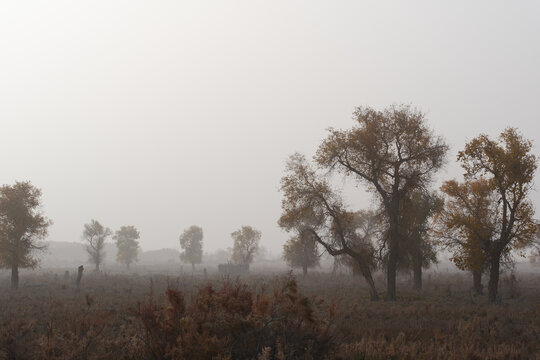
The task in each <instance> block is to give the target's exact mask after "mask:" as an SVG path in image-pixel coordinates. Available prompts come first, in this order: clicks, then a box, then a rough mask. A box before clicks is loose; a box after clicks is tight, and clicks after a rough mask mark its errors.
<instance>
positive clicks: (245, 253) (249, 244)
mask: <svg viewBox="0 0 540 360" xmlns="http://www.w3.org/2000/svg"><path fill="white" fill-rule="evenodd" d="M231 237H232V238H233V240H234V245H233V253H232V260H233V261H234V262H235V263H237V264H250V263H251V262H253V258H254V257H255V254H256V253H257V251H258V250H259V241H260V240H261V232H260V231H259V230H256V229H254V228H252V227H251V226H242V227H241V228H240V229H239V230H236V231H235V232H233V233H232V234H231Z"/></svg>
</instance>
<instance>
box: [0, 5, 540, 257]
mask: <svg viewBox="0 0 540 360" xmlns="http://www.w3.org/2000/svg"><path fill="white" fill-rule="evenodd" d="M539 13H540V3H538V2H533V1H530V2H526V1H520V2H507V1H474V2H473V1H445V2H443V1H410V2H409V1H407V2H405V1H395V2H383V1H313V0H309V1H254V0H248V1H215V2H214V1H134V0H129V1H116V0H107V1H92V2H82V1H11V2H7V1H3V2H1V3H0V124H1V126H0V159H1V161H0V184H12V183H13V182H15V181H16V180H30V181H32V183H33V184H34V185H36V186H38V187H40V188H41V189H42V190H43V201H44V207H43V210H44V211H45V213H46V215H47V216H48V217H50V218H51V219H52V220H53V221H54V225H53V226H52V227H51V229H50V236H49V239H50V240H57V241H80V237H81V233H82V230H83V224H84V223H87V222H89V221H90V219H92V218H94V219H97V220H99V221H100V222H101V223H102V224H104V225H106V226H108V227H110V228H111V229H112V230H116V229H118V228H119V227H120V226H121V225H135V226H136V227H137V228H138V229H139V230H140V232H141V246H142V248H143V249H145V250H148V249H157V248H162V247H173V248H178V247H179V242H178V236H179V234H180V233H181V232H182V231H183V229H185V228H187V227H189V226H190V225H192V224H197V225H199V226H202V227H203V229H204V235H205V236H204V241H205V250H214V249H217V248H226V247H229V246H231V245H232V240H231V238H230V233H231V232H233V231H234V230H236V229H237V228H239V227H240V226H241V225H251V226H253V227H256V228H258V229H260V230H261V231H262V233H263V237H262V245H263V246H265V247H266V248H268V249H269V250H271V251H272V252H274V253H276V254H277V253H279V252H280V251H281V247H282V244H283V242H284V241H285V240H286V239H287V237H288V235H287V234H285V233H283V232H282V231H281V230H280V229H279V228H278V226H277V224H276V222H277V219H278V217H279V215H280V212H281V208H280V206H281V194H280V193H279V192H278V188H279V180H280V178H281V176H282V175H283V169H284V164H285V160H286V158H287V156H288V155H289V154H291V153H293V152H295V151H300V152H304V153H306V154H307V155H308V156H312V155H313V153H314V151H315V150H316V147H317V145H318V144H319V143H320V141H321V140H322V138H323V137H324V136H325V134H326V129H327V128H328V127H335V128H348V127H350V126H352V124H353V122H352V120H351V114H352V111H353V110H354V107H355V106H358V105H369V106H373V107H377V108H382V107H384V106H387V105H389V104H392V103H411V104H413V105H415V106H417V107H419V108H420V109H422V110H424V111H425V112H427V114H428V118H429V122H430V125H431V126H432V127H433V129H434V130H435V131H436V132H437V133H438V134H442V135H444V136H445V138H446V140H447V142H448V143H449V144H450V146H451V151H450V153H449V162H448V166H447V167H446V171H444V172H442V173H441V175H440V178H441V179H449V178H453V177H460V176H461V171H460V169H459V167H458V166H457V165H456V164H455V156H456V153H457V151H458V150H460V149H461V148H462V147H463V145H464V143H465V141H467V140H470V139H471V138H473V137H475V136H477V135H478V134H479V133H480V132H485V133H488V134H489V135H491V136H495V135H497V134H498V133H500V132H501V131H502V130H503V129H504V127H506V126H517V127H519V128H520V129H521V130H522V131H523V132H524V133H525V135H526V136H527V137H529V138H530V139H532V140H534V141H535V153H536V154H537V155H538V154H539V142H540V135H539V130H540V125H539V124H540V121H538V120H539V113H538V110H537V108H538V106H537V105H538V101H539V99H540V66H539V64H540V26H539V24H540V22H539V21H538V14H539ZM539 179H540V177H539V176H538V175H537V177H536V183H537V184H540V182H539ZM347 198H348V199H349V201H350V202H351V203H353V205H355V206H357V207H362V206H363V207H367V206H368V205H369V204H368V203H367V199H368V197H367V196H366V194H365V193H364V191H363V189H362V188H358V189H356V188H349V189H348V190H347ZM533 198H534V201H535V204H536V207H537V208H538V204H540V195H539V193H538V192H535V193H534V194H533Z"/></svg>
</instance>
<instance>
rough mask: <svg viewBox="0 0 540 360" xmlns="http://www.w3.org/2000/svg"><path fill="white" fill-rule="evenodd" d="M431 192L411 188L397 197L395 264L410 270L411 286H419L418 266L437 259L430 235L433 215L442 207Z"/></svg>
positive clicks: (417, 288)
mask: <svg viewBox="0 0 540 360" xmlns="http://www.w3.org/2000/svg"><path fill="white" fill-rule="evenodd" d="M442 203H443V202H442V199H441V198H440V197H438V196H437V195H436V194H435V193H428V192H427V191H424V190H415V191H412V192H411V193H409V194H408V195H407V196H406V197H404V198H403V199H402V200H401V209H400V210H401V211H400V213H401V219H400V231H399V233H400V235H401V237H402V239H403V240H402V241H401V243H400V247H401V248H400V249H399V251H398V253H399V257H398V258H399V260H398V262H399V264H400V266H401V267H402V268H405V269H410V270H412V271H413V278H414V282H413V287H414V289H415V290H421V289H422V269H425V268H428V267H429V266H430V265H431V263H434V262H437V251H436V247H435V245H436V244H435V241H434V239H432V237H431V236H430V229H431V227H432V223H433V221H432V220H433V219H434V217H435V215H436V214H437V213H438V212H440V211H441V209H442Z"/></svg>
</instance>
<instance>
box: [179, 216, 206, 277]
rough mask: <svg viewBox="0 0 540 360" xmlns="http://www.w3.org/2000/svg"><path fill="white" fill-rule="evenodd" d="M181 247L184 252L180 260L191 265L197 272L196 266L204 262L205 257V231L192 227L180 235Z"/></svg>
mask: <svg viewBox="0 0 540 360" xmlns="http://www.w3.org/2000/svg"><path fill="white" fill-rule="evenodd" d="M180 247H181V248H182V249H183V250H184V251H183V252H182V253H181V254H180V259H181V260H182V261H183V262H185V263H190V264H191V268H192V269H193V270H195V264H200V263H201V262H202V255H203V229H202V228H201V227H199V226H196V225H192V226H191V227H189V229H186V230H185V231H184V232H183V233H182V235H180Z"/></svg>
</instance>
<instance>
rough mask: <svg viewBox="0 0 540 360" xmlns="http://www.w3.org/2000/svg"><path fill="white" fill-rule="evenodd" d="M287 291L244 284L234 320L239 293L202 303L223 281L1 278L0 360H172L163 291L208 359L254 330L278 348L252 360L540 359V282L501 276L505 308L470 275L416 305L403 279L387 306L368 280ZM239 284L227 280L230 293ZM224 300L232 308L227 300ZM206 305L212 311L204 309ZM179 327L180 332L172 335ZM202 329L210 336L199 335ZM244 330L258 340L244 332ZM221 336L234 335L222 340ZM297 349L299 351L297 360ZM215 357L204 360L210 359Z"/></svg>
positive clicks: (325, 278)
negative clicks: (173, 293)
mask: <svg viewBox="0 0 540 360" xmlns="http://www.w3.org/2000/svg"><path fill="white" fill-rule="evenodd" d="M288 279H289V278H288V277H287V276H286V275H281V276H276V275H272V276H270V275H264V274H252V275H250V276H248V277H245V278H242V279H240V280H239V283H241V284H245V285H246V286H245V289H246V290H245V295H246V296H247V298H248V299H249V306H248V307H249V308H248V309H247V310H246V309H244V310H234V311H236V312H234V311H232V310H230V308H231V305H230V304H231V303H232V302H231V301H233V300H234V301H240V300H239V299H240V295H238V294H236V293H234V291H233V290H234V289H232V290H230V291H229V292H222V293H219V292H217V293H216V294H217V295H215V296H214V295H212V296H214V298H213V299H214V300H212V301H213V302H212V301H210V300H208V293H205V294H206V295H205V296H206V298H203V297H202V295H201V289H205V287H207V285H212V286H213V289H216V290H219V289H221V288H223V284H224V281H225V280H224V279H223V278H220V277H218V276H217V275H210V276H209V278H205V277H203V276H201V275H194V276H191V275H183V276H171V275H169V276H167V275H159V274H154V275H134V274H133V275H127V274H125V275H98V274H85V276H84V277H83V281H82V288H81V290H80V291H79V292H77V291H76V290H75V289H74V278H72V277H70V278H63V276H60V277H57V278H56V279H55V277H54V275H53V274H52V273H43V272H42V273H35V274H25V275H24V280H23V279H21V288H20V289H19V290H18V291H11V290H10V289H9V277H8V276H7V274H6V273H4V275H3V276H2V277H1V278H0V359H4V358H5V359H9V358H11V359H40V358H44V359H46V358H49V359H77V358H80V359H113V358H114V359H150V358H159V356H165V355H159V356H158V355H156V353H152V351H153V350H152V346H154V343H156V341H161V342H163V341H164V340H163V339H153V340H152V339H151V335H152V334H154V335H156V334H158V337H159V336H161V337H162V338H167V337H170V335H171V334H175V335H174V339H172V340H170V339H169V340H167V341H168V342H167V343H165V342H163V344H162V343H161V342H160V343H159V344H158V345H159V346H162V347H163V349H165V350H163V351H165V352H166V351H168V350H166V348H171V347H174V346H176V347H178V348H180V347H182V346H183V347H184V348H185V349H187V348H188V346H189V343H188V337H187V335H186V334H183V335H182V334H180V333H178V332H174V331H176V330H174V329H173V330H171V329H170V326H171V321H172V320H171V318H170V312H171V308H175V306H176V305H174V304H173V305H171V303H170V299H169V300H168V299H167V297H166V295H165V294H166V291H167V289H168V288H172V289H175V290H178V291H179V292H181V293H182V294H183V299H184V300H183V301H185V304H186V305H185V307H186V310H184V308H183V307H184V305H178V306H177V307H180V306H182V310H181V311H183V312H182V313H181V314H180V313H179V314H180V315H178V318H177V320H175V321H177V323H178V324H183V325H182V326H183V327H184V328H188V326H187V325H186V324H188V323H189V324H192V325H190V326H195V327H194V328H193V329H195V330H193V331H195V332H197V331H198V332H199V333H200V334H199V335H200V336H199V337H198V338H197V339H195V340H189V341H192V342H193V341H194V342H195V344H197V342H199V343H200V342H201V341H202V340H201V339H203V337H201V336H202V335H201V334H203V335H204V339H205V341H206V342H205V344H206V345H202V343H201V346H208V347H209V346H211V345H208V344H210V343H208V341H210V340H209V339H218V340H219V341H218V340H216V342H215V343H213V342H212V344H213V345H212V346H215V347H216V349H219V351H218V350H216V351H218V352H217V353H219V356H214V357H215V358H235V357H234V356H237V357H240V355H238V354H240V353H238V352H236V353H235V352H234V351H236V350H234V349H233V347H234V344H236V342H233V341H232V339H238V338H240V337H238V336H240V335H238V336H236V335H235V334H234V333H233V332H234V331H236V332H238V334H241V335H242V336H244V337H242V339H247V338H245V336H246V335H245V334H247V333H249V332H250V331H255V330H256V331H259V332H260V333H261V334H262V333H263V332H264V334H267V335H266V336H267V337H268V336H275V337H276V339H277V340H275V341H274V340H272V339H266V340H265V341H266V342H265V344H266V345H265V346H264V347H261V348H260V350H261V351H260V352H257V354H258V355H256V356H252V358H257V357H258V358H261V359H264V358H343V359H401V358H409V359H436V358H439V359H484V358H485V359H540V316H539V315H540V278H539V277H538V275H528V276H526V275H522V276H517V278H516V279H512V278H511V277H508V276H503V279H502V282H501V290H500V292H501V294H502V300H503V302H502V305H488V304H487V303H486V298H485V297H484V296H473V295H472V293H471V291H470V283H471V279H470V278H469V277H468V276H467V274H451V273H443V274H431V275H426V276H425V280H424V290H423V291H422V292H420V293H418V292H415V291H413V290H410V284H409V278H408V277H403V278H400V281H399V282H398V293H399V299H398V301H396V302H391V303H389V302H384V301H380V302H371V301H369V295H368V291H367V288H366V287H365V285H364V283H363V280H362V279H361V278H357V277H352V276H349V275H332V274H325V273H312V274H308V276H306V277H304V276H301V275H299V276H296V284H297V290H298V291H297V292H298V294H296V293H294V294H293V295H290V291H293V292H294V291H296V290H290V289H289V290H284V289H285V285H284V284H286V283H287V281H288ZM382 279H383V276H382V275H379V276H378V284H377V285H378V289H379V290H380V291H382V290H383V288H384V287H383V284H382ZM239 283H237V282H236V280H232V284H236V285H235V286H237V285H238V284H239ZM220 294H221V295H220ZM265 297H266V299H267V301H268V302H269V304H270V307H273V308H274V310H272V309H266V308H265V310H264V311H262V312H261V310H260V309H259V308H260V307H261V304H262V303H263V300H264V298H265ZM229 298H230V299H233V300H230V301H229V300H227V299H229ZM201 299H203V300H204V301H206V302H203V301H202V300H201ZM205 299H206V300H205ZM224 299H225V300H224ZM303 299H305V301H304V300H303ZM203 303H204V304H205V305H204V306H206V307H201V306H202V305H201V304H203ZM225 303H227V305H224V304H225ZM244 303H245V302H244ZM140 304H146V305H149V307H148V311H150V313H146V315H145V313H142V312H141V311H137V309H139V310H140V309H141V306H140ZM193 304H198V305H197V306H195V305H193ZM252 304H253V305H252ZM212 306H214V307H219V309H218V310H215V309H216V308H212ZM244 307H245V306H244ZM251 307H253V309H251ZM256 307H257V309H255V308H256ZM276 309H281V310H276ZM306 309H308V310H306ZM173 310H174V309H173ZM167 311H169V312H167ZM231 311H232V312H231ZM279 311H282V312H283V314H285V315H284V318H287V321H292V322H290V323H287V325H286V326H285V327H291V326H298V333H299V334H303V335H302V336H303V338H301V339H300V338H298V339H296V340H295V341H296V342H292V340H290V338H291V336H290V335H289V336H288V339H289V340H290V341H289V342H288V343H287V339H285V338H283V337H282V335H281V332H283V331H286V330H287V329H286V328H283V327H279V326H274V325H268V324H270V323H271V322H272V321H274V319H276V318H278V316H277V315H276V314H277V313H278V312H279ZM306 311H307V312H306ZM310 311H312V312H313V315H311V313H310ZM148 314H150V315H148ZM201 314H202V315H201ZM208 314H214V315H208ZM224 314H225V315H226V316H225V315H224ZM299 314H300V315H299ZM207 315H208V316H207ZM145 316H147V317H148V316H154V317H155V319H154V320H155V321H157V322H158V323H157V324H153V323H152V324H153V325H152V324H151V325H148V324H149V320H148V318H145ZM201 316H203V317H204V318H205V319H204V321H206V322H204V321H203V320H201V319H202V318H201ZM211 316H216V317H219V319H220V320H223V319H224V318H226V319H228V320H227V321H230V322H231V323H232V322H234V324H239V325H238V327H236V325H235V326H234V327H231V328H229V327H226V331H224V329H217V328H216V326H213V327H208V321H209V322H210V323H212V322H214V323H217V320H216V319H212V318H211ZM224 316H225V317H224ZM302 317H304V318H302ZM293 318H294V319H293ZM308 318H309V319H308ZM152 319H153V318H152ZM156 319H157V320H156ZM268 319H270V320H269V321H267V320H268ZM154 320H152V321H154ZM263 320H264V321H263ZM145 321H146V322H145ZM159 321H162V323H159ZM160 324H161V325H160ZM172 324H173V325H172V326H173V327H175V325H174V324H176V323H174V322H173V323H172ZM193 324H195V325H193ZM197 324H198V325H197ZM205 324H206V325H205ZM261 324H262V325H261ZM214 325H215V324H214ZM282 325H283V321H282ZM149 326H150V327H152V326H154V327H155V329H149V328H148V327H149ZM205 326H206V327H207V328H208V329H210V330H204V329H207V328H205ZM272 326H274V327H272ZM178 327H180V325H179V326H178ZM203 328H204V329H203ZM248 328H249V329H255V330H249V331H248V330H245V329H248ZM156 329H157V330H156ZM201 329H203V330H201ZM231 329H232V330H231ZM243 329H244V330H243ZM313 329H315V330H313ZM289 330H290V329H289ZM312 330H313V331H312ZM212 331H213V332H212ZM223 332H230V333H228V334H225V335H223V334H222V333H223ZM159 334H161V335H159ZM220 334H221V335H220ZM180 336H183V338H182V339H183V340H182V342H179V341H177V339H176V338H178V337H180ZM220 336H221V337H220ZM235 336H236V337H235ZM323 337H324V339H325V340H324V341H327V343H326V342H325V346H324V347H321V348H320V351H319V353H317V354H313V353H312V352H310V351H309V349H307V347H308V346H311V345H306V344H310V343H309V342H306V341H308V340H306V339H308V338H309V339H311V340H309V341H321V340H320V339H322V338H323ZM313 339H315V340H313ZM162 340H163V341H162ZM212 341H213V340H212ZM235 341H236V340H235ZM246 341H247V340H246ZM233 343H234V344H233ZM156 344H157V343H156ZM171 344H175V345H174V346H173V345H171ZM231 344H232V345H231ZM156 346H157V345H156ZM294 347H297V348H296V349H293V350H291V349H292V348H294ZM282 348H283V349H282ZM231 349H232V350H231ZM257 349H258V348H257ZM287 349H288V350H287ZM257 351H258V350H257ZM287 351H288V352H287ZM165 352H164V353H165ZM210 353H211V352H208V353H205V354H207V355H205V356H209V357H210V355H208V354H210ZM231 354H232V355H231ZM234 354H237V355H234ZM191 355H193V350H192V352H191ZM201 356H202V355H201ZM246 356H247V355H246ZM169 357H170V358H190V356H189V355H186V353H185V351H184V352H181V351H177V352H176V353H174V352H170V356H169ZM192 358H193V357H192Z"/></svg>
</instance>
